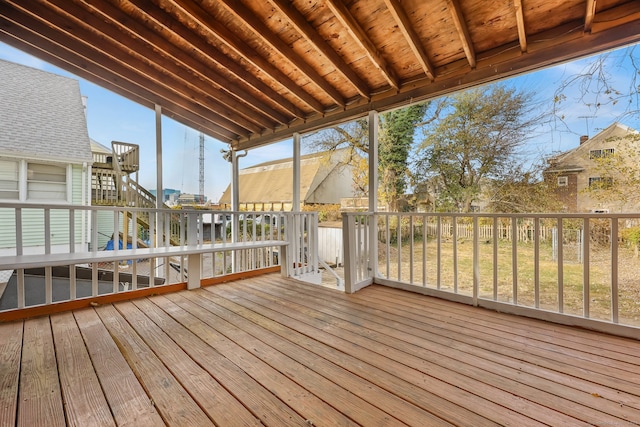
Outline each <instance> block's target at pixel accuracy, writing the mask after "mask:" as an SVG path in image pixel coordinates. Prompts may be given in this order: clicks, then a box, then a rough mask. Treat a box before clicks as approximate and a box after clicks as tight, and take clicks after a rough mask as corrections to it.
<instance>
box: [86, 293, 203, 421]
mask: <svg viewBox="0 0 640 427" xmlns="http://www.w3.org/2000/svg"><path fill="white" fill-rule="evenodd" d="M96 312H97V313H98V315H99V316H100V319H101V320H102V322H103V323H104V325H105V327H106V328H107V329H108V330H109V333H110V334H111V336H112V337H113V339H114V341H116V343H117V345H118V348H119V349H120V352H121V353H122V355H123V356H124V358H125V360H126V361H127V362H128V363H129V366H130V367H131V369H132V370H133V371H134V372H135V374H136V377H137V378H138V379H139V380H140V382H141V384H142V385H143V387H144V388H145V390H146V391H147V393H148V394H149V397H150V398H151V399H152V401H153V403H154V406H155V407H156V408H157V409H158V412H159V413H160V415H161V416H162V419H163V420H164V421H165V422H166V423H167V424H169V425H175V426H180V425H194V426H202V427H206V426H213V425H214V424H213V422H212V421H211V420H210V419H209V417H207V415H206V414H205V413H204V412H203V411H202V409H201V408H200V407H199V406H198V405H197V404H196V402H194V401H193V399H192V398H191V396H189V393H187V392H186V390H185V389H184V388H183V387H182V386H181V385H180V383H179V382H178V381H177V380H176V378H175V377H174V376H173V375H172V374H171V372H170V371H169V370H168V369H167V368H166V367H165V366H164V365H163V364H162V362H161V361H160V360H159V359H158V358H157V356H156V355H155V354H154V353H153V351H152V350H151V349H150V348H149V346H147V345H146V343H145V342H144V341H143V340H142V338H141V337H140V336H138V335H137V334H136V333H135V331H134V330H133V328H131V326H130V325H129V324H128V323H127V321H126V320H125V319H124V318H123V317H122V316H121V315H120V314H119V313H118V311H117V310H116V309H115V308H114V307H113V306H110V305H108V306H102V307H98V308H96Z"/></svg>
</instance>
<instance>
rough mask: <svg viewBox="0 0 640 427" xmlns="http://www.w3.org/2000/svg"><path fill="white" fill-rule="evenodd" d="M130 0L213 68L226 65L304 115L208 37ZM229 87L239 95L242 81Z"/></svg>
mask: <svg viewBox="0 0 640 427" xmlns="http://www.w3.org/2000/svg"><path fill="white" fill-rule="evenodd" d="M129 3H131V4H132V6H135V7H136V8H137V9H138V10H140V11H141V12H142V13H143V15H142V16H143V17H144V20H145V21H146V22H147V23H148V24H149V23H154V24H156V25H157V28H159V29H163V30H165V31H166V32H168V33H170V34H171V36H172V37H175V38H176V39H179V40H181V42H182V44H186V45H188V46H189V47H190V49H192V50H194V52H197V53H198V54H199V55H200V56H202V57H203V58H206V60H207V62H206V63H205V66H206V67H207V68H208V69H209V70H212V69H215V68H216V67H219V68H223V69H225V70H226V71H227V72H228V73H229V74H231V75H233V76H234V77H235V78H236V79H237V80H238V81H241V82H243V83H244V84H245V85H246V86H247V88H249V89H251V90H254V91H256V92H259V93H263V94H265V95H266V96H267V99H269V100H271V101H272V103H271V105H272V106H274V107H277V108H278V109H280V110H284V111H286V112H287V113H289V114H291V115H292V116H294V117H304V113H303V112H302V111H301V110H300V109H299V108H297V107H296V106H295V105H293V104H292V103H291V102H290V101H288V100H287V99H286V98H284V97H283V96H281V95H280V94H278V92H276V91H275V90H273V89H272V88H271V87H270V86H269V85H266V84H265V83H264V82H262V81H261V80H260V79H257V78H256V77H255V76H254V75H253V74H250V73H247V70H246V69H244V68H242V67H241V66H240V65H239V64H237V63H236V62H234V61H232V60H231V59H229V58H228V57H227V56H225V55H223V54H222V52H220V51H218V50H217V49H215V48H214V47H213V46H211V45H210V44H208V43H207V42H206V41H205V40H203V39H202V38H200V37H198V36H197V35H196V34H195V33H193V32H192V31H190V30H189V29H188V28H187V27H185V26H183V25H180V24H176V22H175V19H173V17H172V16H170V15H169V14H168V13H166V12H165V11H163V10H161V9H160V8H159V7H157V6H155V5H153V4H149V1H148V0H129ZM177 47H178V48H181V47H183V46H182V45H180V46H177ZM209 73H212V71H209ZM227 90H232V91H234V92H235V93H236V94H239V93H238V84H237V83H236V82H234V83H233V84H231V83H229V87H227ZM254 98H255V97H252V96H250V97H248V98H247V100H251V101H250V102H255V101H253V99H254ZM264 111H265V113H266V114H268V113H269V111H270V110H269V109H268V108H267V109H265V110H264ZM276 120H278V119H276Z"/></svg>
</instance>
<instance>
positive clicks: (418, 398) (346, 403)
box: [0, 275, 640, 427]
mask: <svg viewBox="0 0 640 427" xmlns="http://www.w3.org/2000/svg"><path fill="white" fill-rule="evenodd" d="M637 423H640V341H633V340H629V339H622V338H616V337H611V336H607V335H602V334H597V333H592V332H588V331H584V330H579V329H572V328H568V327H563V326H558V325H553V324H549V323H544V322H541V321H535V320H529V319H525V318H520V317H514V316H509V315H504V314H499V313H494V312H490V311H486V310H483V309H476V308H473V307H468V306H464V305H459V304H455V303H450V302H446V301H442V300H438V299H433V298H430V297H425V296H421V295H417V294H412V293H408V292H404V291H400V290H395V289H390V288H385V287H381V286H371V287H368V288H366V289H364V290H362V291H360V292H358V293H356V294H354V295H345V294H342V293H340V292H337V291H333V290H330V289H326V288H322V287H313V286H310V285H303V284H299V283H297V282H294V281H288V280H284V279H282V278H280V276H278V275H265V276H260V277H258V278H252V279H247V280H243V281H237V282H232V283H228V284H224V285H218V286H211V287H208V288H204V289H199V290H196V291H181V292H177V293H173V294H166V295H162V296H152V297H148V298H142V299H138V300H134V301H130V302H120V303H115V304H113V305H103V306H99V307H95V308H91V309H84V310H79V311H75V312H67V313H62V314H55V315H52V316H50V317H41V318H35V319H30V320H27V321H24V322H13V323H5V324H0V426H13V425H18V426H55V425H61V426H62V425H79V426H93V425H126V426H156V425H162V424H167V425H173V426H189V425H192V426H206V425H218V426H236V425H262V424H263V425H268V426H288V425H297V426H310V425H315V426H338V425H363V426H391V425H414V426H439V425H463V426H485V425H512V426H525V425H526V426H533V425H551V426H572V427H573V426H582V425H598V426H627V425H628V426H631V425H637Z"/></svg>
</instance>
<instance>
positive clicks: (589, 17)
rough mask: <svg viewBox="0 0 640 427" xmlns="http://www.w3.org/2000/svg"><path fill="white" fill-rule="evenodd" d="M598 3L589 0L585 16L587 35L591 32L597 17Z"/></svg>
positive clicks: (595, 0)
mask: <svg viewBox="0 0 640 427" xmlns="http://www.w3.org/2000/svg"><path fill="white" fill-rule="evenodd" d="M596 3H597V0H587V10H586V12H585V15H584V32H585V33H590V32H591V26H592V25H593V19H594V18H595V16H596Z"/></svg>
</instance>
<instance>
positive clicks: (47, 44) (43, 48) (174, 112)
mask: <svg viewBox="0 0 640 427" xmlns="http://www.w3.org/2000/svg"><path fill="white" fill-rule="evenodd" d="M0 7H1V6H0ZM0 33H2V34H4V35H5V36H6V37H3V39H2V40H3V41H4V42H5V43H7V44H10V45H11V46H13V47H15V48H16V49H20V50H22V51H23V52H26V53H28V54H30V55H33V56H34V57H36V58H40V59H42V60H44V61H47V62H48V63H50V64H52V65H55V66H57V67H60V68H61V69H64V70H67V71H69V72H71V73H73V74H75V75H76V76H78V77H80V78H83V79H86V80H88V81H91V82H94V83H95V84H97V85H99V86H101V87H103V88H105V89H108V90H110V91H112V92H114V93H116V94H118V95H121V96H124V97H125V98H127V99H129V100H131V101H133V102H136V103H138V104H140V105H142V106H144V107H146V108H150V109H153V108H154V105H156V104H157V105H162V107H163V114H164V115H165V116H167V117H171V118H173V119H175V120H176V121H178V122H180V123H182V124H184V125H186V126H189V127H190V128H192V129H195V130H198V131H202V132H204V133H205V134H207V135H209V136H211V137H213V138H215V139H218V140H220V141H222V142H226V143H231V142H232V141H233V140H234V139H236V138H237V136H236V135H234V134H232V133H230V132H229V131H227V130H226V129H222V128H220V127H219V126H217V125H215V124H213V123H212V122H211V121H209V120H207V119H205V118H203V117H201V116H198V115H196V114H194V113H193V112H191V111H189V110H186V109H184V108H182V107H180V106H177V105H175V104H173V103H171V102H170V101H168V100H166V99H164V98H161V97H160V96H158V95H156V94H154V93H151V92H149V91H147V90H146V89H145V88H143V87H140V86H137V85H134V84H132V83H131V82H129V81H127V80H123V79H121V78H120V77H119V76H118V75H115V74H113V73H112V72H111V71H109V70H106V69H102V68H101V67H99V66H97V65H96V64H93V63H91V62H87V61H86V60H85V58H82V57H80V56H79V55H76V54H75V52H72V51H64V50H63V49H62V48H61V47H60V46H59V45H57V44H55V43H53V42H52V41H50V40H48V39H45V38H42V37H41V36H40V35H38V34H34V33H32V32H31V30H30V29H26V28H24V27H22V26H20V25H18V24H16V23H14V22H12V21H9V20H7V19H5V18H4V17H2V16H0ZM56 51H57V52H60V53H64V57H61V56H56V55H54V54H52V53H51V52H56Z"/></svg>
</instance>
